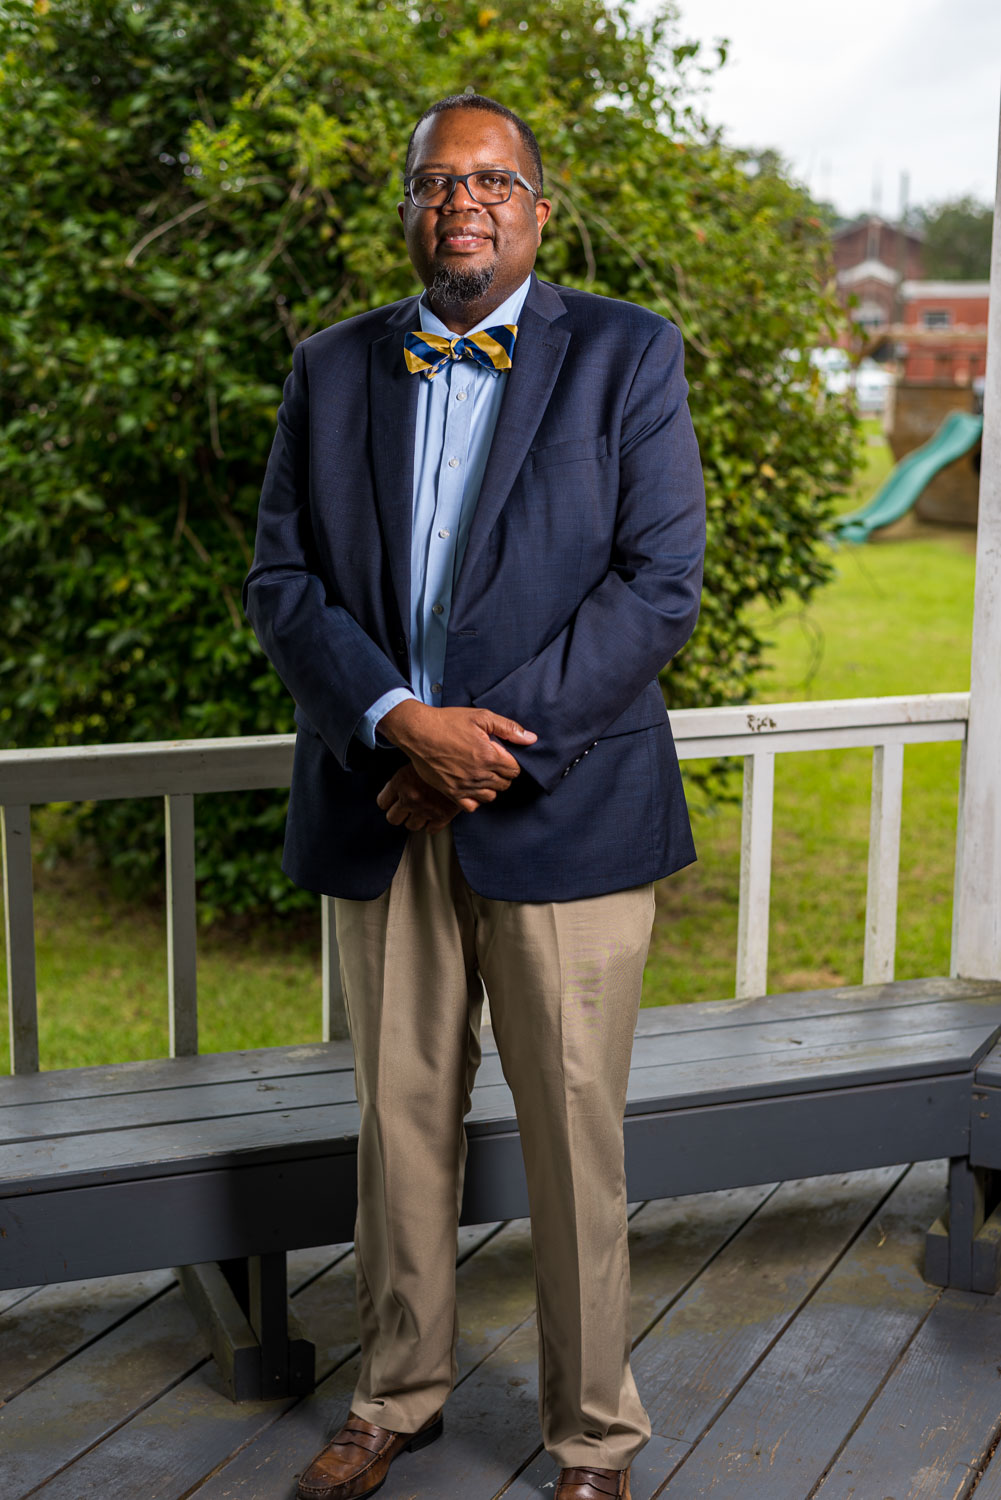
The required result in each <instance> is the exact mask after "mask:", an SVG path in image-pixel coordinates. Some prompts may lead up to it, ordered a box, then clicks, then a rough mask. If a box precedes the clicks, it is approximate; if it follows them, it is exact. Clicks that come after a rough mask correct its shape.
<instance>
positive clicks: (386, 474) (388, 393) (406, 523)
mask: <svg viewBox="0 0 1001 1500" xmlns="http://www.w3.org/2000/svg"><path fill="white" fill-rule="evenodd" d="M417 300H418V299H417V298H416V297H413V298H411V299H409V301H407V302H405V303H401V304H400V307H399V308H398V309H397V311H396V312H394V313H393V315H392V317H391V319H390V323H389V331H388V332H387V333H385V334H384V335H383V336H382V338H379V339H376V340H375V342H374V343H373V344H372V348H371V357H370V361H369V402H370V410H371V412H372V469H373V474H374V477H375V495H376V502H377V504H378V508H379V520H380V525H381V528H382V539H383V545H384V547H385V549H386V556H387V558H388V559H389V572H390V577H391V578H392V581H393V589H394V591H395V593H396V600H397V604H398V605H399V610H400V620H401V623H402V625H403V632H404V635H405V636H406V638H407V641H408V644H409V640H410V544H411V531H412V529H413V501H414V432H415V429H416V426H417V379H416V377H415V376H413V375H411V374H410V372H409V371H408V369H407V367H406V364H405V362H404V359H403V335H404V333H405V332H406V331H407V329H408V328H416V327H417V323H418V313H417Z"/></svg>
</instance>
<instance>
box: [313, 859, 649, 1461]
mask: <svg viewBox="0 0 1001 1500" xmlns="http://www.w3.org/2000/svg"><path fill="white" fill-rule="evenodd" d="M653 906H654V898H653V887H652V886H651V885H645V886H641V887H637V888H636V889H634V890H628V891H617V892H615V893H613V894H612V895H608V896H597V897H592V898H591V899H589V900H584V901H564V902H553V903H547V902H518V901H491V900H487V899H486V898H485V897H482V896H478V895H477V894H476V893H475V892H474V891H472V890H470V888H469V886H468V885H467V884H466V882H465V880H464V878H463V876H462V872H461V870H460V868H459V864H458V860H457V859H456V856H455V853H454V850H453V847H452V837H451V832H450V831H449V830H448V829H445V830H444V831H443V832H442V833H438V834H424V833H417V834H411V835H410V837H409V839H408V842H407V846H406V849H405V851H404V855H403V860H402V862H401V864H400V867H399V870H398V871H397V874H396V876H395V878H394V880H393V883H392V885H391V886H390V888H389V890H388V891H386V892H384V894H383V895H381V896H379V897H378V898H377V899H376V900H375V901H346V900H341V899H338V900H337V902H336V903H335V910H336V921H337V941H338V945H339V947H340V958H341V975H342V980H343V984H344V995H345V1001H346V1007H347V1014H348V1023H349V1027H350V1031H351V1038H352V1042H353V1044H354V1053H355V1077H356V1080H357V1088H358V1101H359V1104H360V1107H361V1130H360V1135H359V1140H358V1199H359V1207H358V1220H357V1225H356V1235H355V1250H356V1257H357V1266H358V1303H359V1316H360V1323H361V1344H362V1363H361V1373H360V1375H359V1378H358V1384H357V1387H356V1390H355V1395H354V1399H353V1402H352V1409H353V1410H354V1411H355V1412H357V1413H358V1415H359V1416H362V1417H365V1418H367V1419H368V1420H369V1421H371V1422H377V1423H378V1424H379V1425H380V1426H382V1427H388V1428H391V1429H393V1430H394V1431H398V1432H413V1431H416V1429H417V1428H418V1427H420V1426H421V1425H422V1423H424V1422H425V1421H426V1420H427V1419H428V1418H429V1417H430V1416H431V1415H432V1414H433V1413H434V1412H436V1411H437V1410H438V1409H439V1407H441V1406H442V1405H443V1404H444V1401H445V1399H446V1397H447V1396H448V1394H449V1391H450V1390H451V1389H452V1386H453V1384H454V1382H455V1375H456V1366H455V1341H456V1333H457V1322H456V1312H455V1254H456V1233H457V1228H458V1215H459V1207H460V1203H461V1199H462V1175H463V1168H464V1165H465V1156H466V1140H465V1131H464V1127H463V1117H464V1115H465V1114H466V1112H467V1111H468V1109H469V1103H470V1092H471V1090H472V1086H473V1079H474V1077H475V1074H476V1069H477V1067H478V1065H479V1061H480V1044H479V1024H480V1010H481V1005H482V995H483V986H482V985H481V982H480V976H481V975H482V979H483V984H485V985H486V990H487V993H488V994H489V996H490V1011H491V1019H492V1022H493V1028H494V1035H495V1037H496V1040H497V1047H498V1050H499V1052H500V1058H501V1063H502V1066H503V1069H504V1076H505V1078H506V1079H507V1082H508V1084H509V1086H510V1088H511V1091H512V1093H513V1095H514V1101H515V1107H516V1110H517V1115H518V1126H519V1130H520V1134H521V1141H522V1150H523V1153H524V1158H525V1169H526V1174H527V1178H528V1189H529V1199H530V1204H531V1216H532V1246H533V1252H534V1258H535V1271H536V1292H537V1308H538V1322H539V1413H540V1419H541V1423H542V1436H543V1442H544V1443H545V1446H546V1448H547V1450H548V1451H549V1453H550V1454H551V1455H552V1457H553V1458H554V1459H555V1460H556V1462H557V1463H558V1464H559V1465H560V1466H561V1467H572V1466H579V1465H588V1464H590V1465H595V1466H597V1467H601V1468H611V1469H621V1468H626V1467H627V1466H628V1465H629V1463H630V1462H631V1461H632V1459H633V1457H634V1456H635V1454H636V1453H637V1452H638V1451H639V1449H640V1448H641V1447H642V1446H643V1444H644V1443H645V1442H646V1440H647V1439H648V1437H649V1436H650V1424H649V1421H648V1419H647V1415H646V1412H645V1411H644V1409H643V1406H642V1404H641V1402H640V1399H639V1396H638V1394H637V1391H636V1386H635V1384H634V1383H633V1377H632V1372H631V1370H630V1368H629V1348H630V1321H629V1253H628V1244H627V1238H626V1187H625V1173H624V1169H623V1147H622V1116H623V1111H624V1109H625V1100H626V1087H627V1081H628V1075H629V1061H630V1054H631V1051H632V1041H633V1031H634V1029H635V1025H636V1015H637V1010H638V1007H639V998H640V988H641V984H642V975H643V965H644V962H645V960H646V954H647V948H648V946H649V941H650V930H651V925H652V921H653Z"/></svg>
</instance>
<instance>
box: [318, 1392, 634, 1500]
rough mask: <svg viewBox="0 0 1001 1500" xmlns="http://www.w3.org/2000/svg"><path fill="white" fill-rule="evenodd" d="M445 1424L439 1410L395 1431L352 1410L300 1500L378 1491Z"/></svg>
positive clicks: (355, 1498)
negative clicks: (399, 1461)
mask: <svg viewBox="0 0 1001 1500" xmlns="http://www.w3.org/2000/svg"><path fill="white" fill-rule="evenodd" d="M444 1426H445V1423H444V1421H443V1419H442V1415H441V1412H438V1414H437V1416H434V1417H431V1418H429V1420H428V1421H427V1422H425V1423H424V1426H423V1427H421V1428H419V1429H418V1431H417V1432H391V1431H390V1430H389V1428H388V1427H377V1426H376V1425H375V1423H374V1422H366V1421H365V1418H364V1417H356V1416H355V1414H354V1412H353V1411H352V1412H349V1413H348V1419H347V1421H346V1422H345V1423H344V1426H343V1427H342V1428H341V1430H340V1432H338V1433H337V1435H336V1437H334V1438H333V1440H332V1441H331V1442H329V1443H328V1444H327V1446H326V1447H325V1448H324V1449H323V1450H322V1451H321V1452H320V1453H318V1454H317V1455H316V1457H315V1458H314V1459H313V1462H312V1463H311V1464H310V1466H309V1468H308V1469H307V1470H306V1471H305V1473H304V1474H303V1475H302V1476H301V1478H300V1480H299V1488H298V1491H297V1495H298V1500H362V1497H363V1496H364V1495H374V1494H375V1492H376V1490H378V1489H381V1487H382V1485H383V1484H384V1483H385V1480H386V1475H387V1474H388V1473H389V1466H390V1464H391V1463H392V1462H393V1459H394V1458H396V1457H397V1456H398V1455H399V1454H400V1453H414V1452H416V1450H417V1449H418V1448H424V1447H426V1446H427V1444H428V1443H433V1442H434V1440H435V1438H439V1437H441V1434H442V1431H443V1430H444ZM584 1493H585V1492H584V1491H583V1490H582V1491H581V1494H582V1495H583V1494H584ZM610 1493H611V1494H615V1493H616V1492H615V1491H614V1490H612V1491H610Z"/></svg>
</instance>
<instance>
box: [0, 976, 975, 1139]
mask: <svg viewBox="0 0 1001 1500" xmlns="http://www.w3.org/2000/svg"><path fill="white" fill-rule="evenodd" d="M981 1025H983V1026H984V1027H985V1028H986V1029H987V1030H988V1031H989V1030H990V1028H991V1027H992V1026H993V1027H995V1028H996V1027H997V1026H999V1025H1001V1002H999V1001H998V999H997V998H996V997H993V996H989V997H985V998H982V999H979V1000H976V999H975V1000H952V1001H948V1002H946V1003H943V1004H933V1003H929V1004H926V1005H923V1006H918V1007H915V1006H910V1007H894V1008H885V1009H876V1010H874V1011H866V1012H863V1013H861V1014H859V1013H854V1012H849V1013H846V1014H842V1015H836V1016H830V1017H826V1018H824V1019H812V1018H811V1019H808V1020H802V1021H798V1022H795V1023H790V1022H789V1021H787V1020H775V1019H769V1020H767V1021H766V1020H762V1021H760V1022H758V1023H756V1024H753V1025H751V1024H745V1025H742V1026H732V1027H717V1028H715V1029H712V1030H702V1031H700V1030H690V1031H680V1032H677V1033H670V1032H659V1033H655V1034H651V1035H647V1036H644V1037H643V1038H642V1040H641V1041H640V1042H638V1044H637V1045H636V1047H635V1049H634V1052H633V1063H632V1069H631V1073H630V1094H631V1096H632V1097H633V1098H639V1097H646V1095H647V1092H648V1090H647V1075H648V1073H649V1070H651V1069H661V1068H663V1067H669V1068H672V1069H679V1070H685V1069H686V1068H691V1067H697V1066H698V1065H701V1064H718V1063H722V1062H727V1061H732V1060H733V1059H735V1058H739V1059H740V1063H741V1070H742V1071H743V1069H745V1068H746V1066H747V1060H748V1059H749V1058H755V1059H760V1060H761V1061H762V1062H763V1063H764V1065H765V1066H766V1067H767V1066H768V1062H767V1060H768V1059H774V1058H777V1057H779V1056H781V1055H782V1054H787V1055H788V1057H789V1058H790V1059H791V1061H792V1066H793V1068H794V1069H795V1068H796V1067H797V1066H798V1064H799V1062H800V1059H801V1058H805V1059H807V1060H808V1061H812V1060H813V1059H815V1058H816V1057H817V1056H818V1055H820V1056H823V1057H827V1058H829V1057H833V1056H837V1055H841V1052H840V1049H843V1048H845V1047H849V1046H850V1047H852V1048H853V1049H856V1051H858V1050H859V1049H868V1050H869V1051H870V1052H871V1054H872V1058H871V1061H872V1063H873V1064H875V1063H876V1062H877V1061H878V1059H879V1058H880V1057H881V1056H885V1057H886V1059H887V1060H889V1061H891V1062H895V1061H896V1060H897V1059H898V1057H899V1055H900V1044H901V1042H907V1043H908V1044H913V1043H914V1041H915V1039H916V1038H918V1037H924V1038H925V1040H926V1043H929V1044H931V1045H933V1046H937V1045H938V1039H939V1038H940V1037H942V1036H943V1035H945V1034H950V1033H955V1032H958V1031H960V1030H964V1029H966V1028H968V1027H978V1026H981ZM797 1049H798V1050H797ZM982 1071H983V1065H982V1066H981V1072H982ZM666 1076H669V1077H672V1076H681V1077H684V1076H685V1074H684V1071H682V1072H681V1073H680V1074H679V1075H674V1074H669V1075H666ZM495 1087H500V1088H502V1089H503V1092H504V1097H508V1096H507V1090H506V1088H504V1080H503V1072H502V1069H501V1063H500V1058H499V1057H498V1056H497V1054H496V1053H494V1054H492V1055H490V1056H488V1057H485V1058H484V1060H483V1063H482V1065H481V1067H480V1071H479V1074H478V1077H477V1089H476V1096H475V1099H476V1103H477V1105H478V1104H479V1101H480V1099H481V1097H482V1096H483V1090H484V1089H487V1088H495ZM2 1097H3V1095H2V1090H0V1100H2ZM353 1100H354V1078H353V1075H352V1072H351V1070H350V1069H347V1068H339V1069H336V1070H325V1071H322V1072H316V1071H310V1072H304V1073H301V1074H292V1075H289V1076H287V1077H283V1078H259V1077H258V1078H243V1079H238V1080H230V1081H228V1082H208V1083H204V1084H200V1085H195V1084H191V1083H189V1084H185V1085H184V1086H183V1087H179V1088H159V1089H148V1090H143V1091H139V1092H133V1093H129V1094H111V1095H108V1094H103V1095H99V1096H97V1097H95V1098H87V1099H81V1098H73V1099H70V1098H67V1099H62V1100H53V1099H45V1100H44V1101H41V1100H39V1101H35V1102H33V1103H22V1104H8V1105H6V1106H4V1105H2V1103H0V1142H3V1143H6V1144H8V1145H11V1144H14V1143H16V1142H27V1141H41V1140H47V1139H50V1138H57V1137H85V1136H89V1135H91V1134H92V1133H105V1132H114V1131H122V1132H131V1131H134V1130H142V1129H146V1128H147V1127H155V1126H157V1125H164V1124H169V1125H172V1126H176V1125H191V1124H194V1123H195V1122H198V1121H210V1120H220V1119H224V1118H238V1119H244V1120H248V1121H249V1120H250V1118H251V1117H252V1116H255V1115H268V1116H271V1115H274V1114H275V1113H276V1112H281V1111H286V1110H288V1111H291V1110H297V1109H307V1108H317V1107H323V1106H326V1105H337V1104H345V1103H350V1102H352V1101H353ZM474 1117H475V1111H474ZM90 1149H91V1150H93V1149H94V1147H93V1146H91V1148H90ZM96 1149H97V1150H98V1151H100V1152H102V1154H103V1152H104V1150H105V1145H104V1143H97V1147H96Z"/></svg>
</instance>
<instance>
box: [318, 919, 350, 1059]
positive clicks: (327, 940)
mask: <svg viewBox="0 0 1001 1500" xmlns="http://www.w3.org/2000/svg"><path fill="white" fill-rule="evenodd" d="M320 931H321V933H322V940H323V1040H324V1041H325V1042H338V1041H342V1040H343V1039H344V1038H345V1037H346V1036H347V1034H348V1015H347V1011H346V1010H345V1008H344V990H343V989H342V987H341V965H340V959H339V956H338V952H337V929H336V927H335V925H334V898H333V897H332V896H321V897H320Z"/></svg>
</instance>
